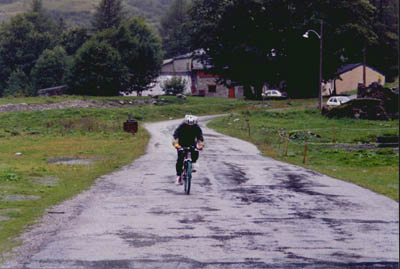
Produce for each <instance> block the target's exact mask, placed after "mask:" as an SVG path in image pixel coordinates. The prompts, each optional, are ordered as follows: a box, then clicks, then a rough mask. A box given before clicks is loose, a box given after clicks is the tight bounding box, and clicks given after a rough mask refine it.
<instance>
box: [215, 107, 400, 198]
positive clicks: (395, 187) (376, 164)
mask: <svg viewBox="0 0 400 269" xmlns="http://www.w3.org/2000/svg"><path fill="white" fill-rule="evenodd" d="M247 120H248V121H247ZM249 126H250V131H249ZM398 126H399V125H398V121H397V120H396V121H368V120H353V119H332V120H329V119H327V118H325V117H323V116H321V115H320V113H319V112H318V110H317V109H304V110H289V111H281V112H279V111H274V112H272V111H268V110H264V111H262V110H257V111H247V113H241V114H238V115H237V116H230V117H224V118H220V119H216V120H214V121H213V122H211V123H210V127H212V128H215V129H216V130H217V131H219V132H222V133H225V134H228V135H231V136H235V137H238V138H241V139H244V140H248V141H250V142H252V143H254V144H256V145H257V146H258V147H259V149H260V150H261V151H262V152H263V154H265V155H266V156H270V157H272V158H275V159H277V160H281V161H285V162H289V163H292V164H296V165H301V166H304V167H306V168H309V169H312V170H315V171H319V172H321V173H323V174H326V175H329V176H332V177H335V178H339V179H342V180H345V181H349V182H353V183H355V184H358V185H360V186H363V187H365V188H368V189H371V190H373V191H375V192H378V193H381V194H383V195H386V196H388V197H390V198H392V199H394V200H396V201H398V200H399V195H398V193H399V178H398V173H399V166H398V163H399V152H398V149H391V148H382V149H377V148H373V149H370V148H369V147H373V145H374V144H375V141H376V137H377V136H382V135H385V136H386V135H388V136H394V135H397V136H398V135H399V130H398ZM288 136H289V137H290V140H287V137H288ZM306 140H307V141H306ZM287 141H289V143H287ZM305 141H306V142H305ZM305 143H306V144H307V152H306V162H305V164H303V160H304V152H305ZM286 145H288V146H286ZM286 148H287V149H286Z"/></svg>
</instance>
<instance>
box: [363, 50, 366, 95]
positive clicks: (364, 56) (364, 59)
mask: <svg viewBox="0 0 400 269" xmlns="http://www.w3.org/2000/svg"><path fill="white" fill-rule="evenodd" d="M366 69H367V48H366V46H365V45H364V48H363V84H364V87H367V71H366Z"/></svg>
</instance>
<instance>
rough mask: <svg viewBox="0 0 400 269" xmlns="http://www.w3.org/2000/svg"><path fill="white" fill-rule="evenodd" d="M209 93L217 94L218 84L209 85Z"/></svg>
mask: <svg viewBox="0 0 400 269" xmlns="http://www.w3.org/2000/svg"><path fill="white" fill-rule="evenodd" d="M208 92H217V85H216V84H208Z"/></svg>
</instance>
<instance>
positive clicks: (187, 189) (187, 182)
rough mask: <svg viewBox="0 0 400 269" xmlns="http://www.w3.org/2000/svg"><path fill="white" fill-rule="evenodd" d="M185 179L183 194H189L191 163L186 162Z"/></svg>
mask: <svg viewBox="0 0 400 269" xmlns="http://www.w3.org/2000/svg"><path fill="white" fill-rule="evenodd" d="M185 170H186V171H185V177H186V180H185V181H184V186H185V193H186V194H188V195H189V194H190V184H191V181H192V162H190V161H188V162H187V164H186V167H185Z"/></svg>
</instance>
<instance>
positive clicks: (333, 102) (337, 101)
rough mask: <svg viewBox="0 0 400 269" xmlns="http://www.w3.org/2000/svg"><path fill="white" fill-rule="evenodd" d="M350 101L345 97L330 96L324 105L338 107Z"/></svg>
mask: <svg viewBox="0 0 400 269" xmlns="http://www.w3.org/2000/svg"><path fill="white" fill-rule="evenodd" d="M350 100H351V99H350V98H349V97H347V96H331V97H330V98H329V99H328V102H326V104H327V105H328V106H340V105H342V104H344V103H347V102H348V101H350Z"/></svg>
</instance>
